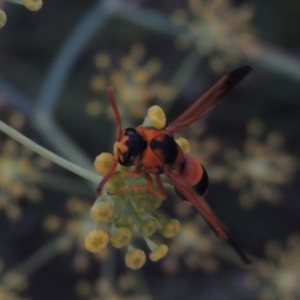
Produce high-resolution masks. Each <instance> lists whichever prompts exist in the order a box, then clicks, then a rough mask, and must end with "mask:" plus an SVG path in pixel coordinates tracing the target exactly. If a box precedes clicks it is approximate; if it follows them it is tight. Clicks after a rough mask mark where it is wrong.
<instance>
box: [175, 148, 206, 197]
mask: <svg viewBox="0 0 300 300" xmlns="http://www.w3.org/2000/svg"><path fill="white" fill-rule="evenodd" d="M179 175H180V177H181V178H182V180H184V181H185V182H186V183H187V184H188V185H189V186H190V187H192V188H193V189H194V190H195V191H196V192H197V193H198V194H199V195H201V196H203V195H204V194H205V193H206V191H207V189H208V184H209V180H208V175H207V172H206V170H205V168H204V167H203V166H202V165H201V164H200V163H199V162H198V161H197V160H196V158H194V157H193V156H192V155H190V154H189V153H184V160H183V161H182V163H181V164H180V169H179ZM175 191H176V193H177V195H178V196H179V197H180V198H181V199H183V200H186V199H185V197H184V196H183V195H182V194H181V193H180V192H179V191H178V190H176V188H175Z"/></svg>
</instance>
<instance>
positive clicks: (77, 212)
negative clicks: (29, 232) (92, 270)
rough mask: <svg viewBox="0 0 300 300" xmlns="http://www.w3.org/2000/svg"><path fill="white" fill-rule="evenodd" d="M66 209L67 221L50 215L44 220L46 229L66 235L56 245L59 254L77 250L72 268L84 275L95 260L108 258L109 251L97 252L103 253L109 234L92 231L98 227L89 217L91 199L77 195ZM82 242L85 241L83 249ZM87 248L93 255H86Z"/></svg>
mask: <svg viewBox="0 0 300 300" xmlns="http://www.w3.org/2000/svg"><path fill="white" fill-rule="evenodd" d="M65 209H66V212H67V216H66V217H64V218H62V217H59V216H57V215H49V216H47V217H46V219H45V221H44V228H45V229H46V231H48V232H49V233H57V232H64V233H65V235H63V236H62V237H61V239H60V240H59V241H58V243H57V251H58V252H67V251H70V250H71V249H72V247H76V254H75V255H74V256H73V262H72V265H73V268H74V270H75V271H76V272H78V273H83V272H85V271H87V270H88V269H89V267H90V266H91V264H92V263H94V261H95V260H96V261H102V260H103V259H105V258H106V254H107V252H106V251H101V252H97V253H96V250H101V245H105V238H106V236H107V235H106V233H105V234H103V232H102V231H101V230H98V231H97V230H96V231H91V229H92V228H94V227H95V226H94V225H95V224H94V222H93V221H92V220H91V218H89V217H88V212H89V210H90V201H89V200H88V199H84V198H81V197H75V196H72V197H69V198H68V199H67V201H66V205H65ZM87 233H88V234H87ZM107 239H108V237H107ZM83 240H84V241H85V242H84V244H85V245H84V246H83ZM107 241H108V240H107ZM102 248H104V247H102ZM86 249H88V250H90V251H91V252H93V253H89V252H87V251H86Z"/></svg>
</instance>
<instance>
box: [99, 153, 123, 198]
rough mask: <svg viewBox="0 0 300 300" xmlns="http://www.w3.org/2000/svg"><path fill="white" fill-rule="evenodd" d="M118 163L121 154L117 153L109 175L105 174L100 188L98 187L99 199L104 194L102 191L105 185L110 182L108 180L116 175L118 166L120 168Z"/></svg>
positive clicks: (108, 172)
mask: <svg viewBox="0 0 300 300" xmlns="http://www.w3.org/2000/svg"><path fill="white" fill-rule="evenodd" d="M118 162H119V154H118V153H117V152H116V153H115V157H114V160H113V162H112V165H111V166H110V169H109V170H108V171H107V173H106V174H105V176H104V177H103V178H102V180H101V181H100V183H99V185H98V187H97V191H96V194H97V197H99V196H100V195H101V193H102V189H103V187H104V185H105V183H106V182H107V181H108V179H109V178H110V177H111V176H112V175H113V174H114V172H115V170H116V168H117V166H118Z"/></svg>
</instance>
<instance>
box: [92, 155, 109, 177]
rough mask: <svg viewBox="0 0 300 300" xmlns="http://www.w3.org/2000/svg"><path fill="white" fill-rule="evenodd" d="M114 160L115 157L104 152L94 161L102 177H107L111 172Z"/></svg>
mask: <svg viewBox="0 0 300 300" xmlns="http://www.w3.org/2000/svg"><path fill="white" fill-rule="evenodd" d="M113 160H114V156H113V155H112V154H111V153H107V152H102V153H101V154H99V155H98V156H97V157H96V158H95V161H94V166H95V168H96V170H97V172H98V173H99V174H101V175H105V174H106V173H107V171H108V170H109V168H110V166H111V164H112V162H113Z"/></svg>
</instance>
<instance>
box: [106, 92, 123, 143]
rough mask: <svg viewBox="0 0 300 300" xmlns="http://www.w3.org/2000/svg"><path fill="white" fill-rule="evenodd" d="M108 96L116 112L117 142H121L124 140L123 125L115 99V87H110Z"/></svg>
mask: <svg viewBox="0 0 300 300" xmlns="http://www.w3.org/2000/svg"><path fill="white" fill-rule="evenodd" d="M107 95H108V99H109V102H110V105H111V107H112V109H113V111H114V114H115V117H116V122H117V141H120V140H121V138H122V124H121V116H120V112H119V110H118V106H117V104H116V100H115V97H114V87H113V86H110V87H109V88H108V89H107Z"/></svg>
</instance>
